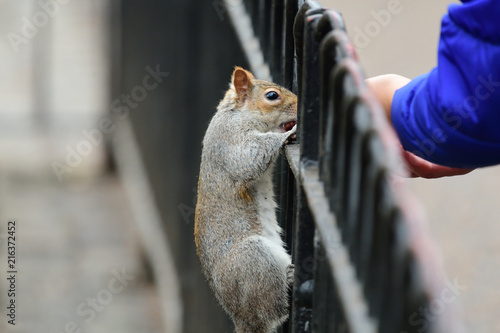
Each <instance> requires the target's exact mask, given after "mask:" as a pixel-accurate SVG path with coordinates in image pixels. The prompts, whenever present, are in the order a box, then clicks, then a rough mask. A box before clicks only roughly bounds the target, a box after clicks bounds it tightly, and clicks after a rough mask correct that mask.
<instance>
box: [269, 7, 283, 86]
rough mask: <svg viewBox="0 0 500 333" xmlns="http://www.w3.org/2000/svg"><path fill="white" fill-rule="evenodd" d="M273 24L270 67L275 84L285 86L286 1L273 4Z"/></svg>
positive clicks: (271, 29)
mask: <svg viewBox="0 0 500 333" xmlns="http://www.w3.org/2000/svg"><path fill="white" fill-rule="evenodd" d="M271 18H272V23H271V28H270V35H271V41H270V44H271V57H270V58H269V67H270V68H271V74H272V76H273V79H274V81H275V82H277V83H279V84H281V85H283V69H284V67H283V66H282V64H283V59H284V56H285V54H284V49H285V46H284V33H283V32H284V24H285V20H284V18H285V1H284V0H273V3H272V14H271Z"/></svg>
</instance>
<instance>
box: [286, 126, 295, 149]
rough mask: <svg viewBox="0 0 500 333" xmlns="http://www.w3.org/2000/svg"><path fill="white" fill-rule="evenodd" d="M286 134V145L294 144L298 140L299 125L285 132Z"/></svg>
mask: <svg viewBox="0 0 500 333" xmlns="http://www.w3.org/2000/svg"><path fill="white" fill-rule="evenodd" d="M285 134H286V140H285V143H284V144H285V145H287V144H289V143H290V142H294V141H296V140H297V124H295V125H294V126H293V128H292V129H291V130H289V131H288V132H285Z"/></svg>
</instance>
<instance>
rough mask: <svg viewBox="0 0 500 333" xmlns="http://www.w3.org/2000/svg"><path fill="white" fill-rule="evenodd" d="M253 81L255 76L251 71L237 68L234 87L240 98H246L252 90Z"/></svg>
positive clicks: (235, 69) (234, 73)
mask: <svg viewBox="0 0 500 333" xmlns="http://www.w3.org/2000/svg"><path fill="white" fill-rule="evenodd" d="M252 79H254V76H253V75H252V73H250V72H249V71H246V70H244V69H243V68H241V67H238V66H236V67H235V68H234V71H233V79H232V81H233V85H234V89H236V94H237V95H238V97H239V98H243V99H244V98H245V97H246V96H247V94H248V92H249V91H250V89H252Z"/></svg>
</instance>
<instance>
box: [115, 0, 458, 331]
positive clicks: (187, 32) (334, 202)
mask: <svg viewBox="0 0 500 333" xmlns="http://www.w3.org/2000/svg"><path fill="white" fill-rule="evenodd" d="M114 3H116V9H117V10H116V11H115V13H114V19H113V21H114V22H115V23H114V28H115V29H114V32H113V38H112V41H113V42H114V43H115V44H116V45H114V47H113V50H114V52H113V55H112V58H113V62H112V63H113V78H114V80H113V96H115V97H119V96H125V97H126V96H127V94H130V93H131V91H134V89H136V87H137V85H140V84H142V82H143V79H144V76H145V74H146V72H145V68H146V67H147V66H149V67H150V68H153V69H156V68H157V69H158V70H160V71H162V72H169V74H170V75H169V76H168V77H166V78H165V80H164V81H163V82H162V83H161V84H159V85H158V87H157V88H156V89H155V90H154V91H150V92H148V96H147V98H146V99H144V100H143V101H141V102H140V103H137V104H135V105H134V107H131V108H130V114H129V115H128V119H129V120H130V123H131V125H132V129H133V132H134V135H135V137H136V141H137V142H136V143H137V146H138V149H139V150H140V156H141V160H142V161H141V162H142V163H143V164H144V166H145V172H146V174H147V179H145V180H144V182H145V183H146V182H147V183H149V184H150V187H151V192H152V193H153V195H154V201H155V203H154V204H155V205H156V206H157V207H158V210H159V214H160V215H161V219H162V221H163V223H164V225H163V227H164V235H163V236H164V237H165V238H167V239H168V241H169V244H170V247H171V252H172V253H173V257H174V258H173V259H174V262H175V270H176V271H175V272H171V273H172V274H176V275H177V279H178V281H179V284H180V289H181V290H180V294H181V298H182V309H181V311H182V313H183V320H182V323H181V324H182V331H183V332H189V333H191V332H193V333H195V332H196V333H200V332H230V331H232V329H233V328H232V324H231V322H230V320H229V318H228V317H227V315H226V314H225V313H224V312H223V311H222V309H221V308H220V307H219V306H218V305H217V304H216V302H215V299H214V297H213V295H212V293H211V292H210V290H209V288H208V284H207V283H206V281H205V279H204V277H203V276H202V274H201V268H200V267H199V260H198V258H197V257H196V254H195V248H194V241H193V217H194V203H195V201H196V198H195V191H196V182H197V178H196V177H197V175H198V172H199V165H200V155H201V145H200V142H201V141H202V138H203V134H204V131H205V130H206V126H207V124H208V122H209V119H210V118H211V117H212V115H213V113H214V112H215V108H216V105H217V103H218V101H219V100H220V98H221V97H222V95H223V92H224V91H225V89H227V82H228V79H229V77H230V74H231V72H232V69H233V66H234V65H240V66H243V67H246V68H248V67H250V69H251V70H252V71H253V72H254V74H255V75H257V76H260V78H263V79H273V81H275V82H277V83H280V84H282V85H284V86H286V87H288V88H290V89H291V90H292V91H294V92H296V93H298V96H299V103H300V106H299V117H300V118H299V125H300V129H299V140H300V143H299V144H297V145H289V146H287V149H286V150H284V154H283V155H284V158H283V159H282V161H281V163H280V164H281V165H280V166H279V169H278V172H277V175H279V177H278V178H279V182H278V183H279V185H278V187H279V189H278V191H277V192H278V194H279V205H280V210H279V219H280V223H281V224H282V226H283V227H284V230H285V231H286V242H287V244H288V246H289V249H290V250H291V252H292V254H293V261H294V263H295V267H296V274H295V284H294V289H293V295H292V302H291V305H292V306H291V314H290V320H289V321H288V323H286V324H285V325H284V326H283V328H281V330H282V332H359V333H361V332H363V333H365V332H366V333H369V332H376V331H380V332H390V333H403V332H446V333H450V332H456V331H457V330H458V329H457V327H458V326H455V323H456V321H457V320H456V319H457V318H455V317H454V313H455V312H454V309H453V304H450V303H449V302H447V301H446V300H443V298H442V293H443V292H444V291H445V288H446V287H445V285H444V284H445V277H444V273H443V272H442V269H441V267H440V266H439V262H438V260H437V258H435V257H436V252H435V251H434V249H433V248H432V242H430V241H429V238H428V236H427V233H426V230H425V228H424V226H423V224H422V220H421V217H420V214H419V211H418V208H417V207H416V206H415V202H414V200H413V199H412V197H411V195H410V194H409V193H408V192H407V191H406V190H405V188H404V186H403V184H400V183H399V182H398V181H397V178H391V174H392V173H393V171H394V169H395V168H396V167H397V166H398V162H397V151H396V148H397V147H396V145H397V140H396V138H395V136H394V134H393V133H392V131H391V129H390V128H389V126H388V124H387V123H386V121H385V119H384V117H383V116H382V114H381V112H380V110H379V106H378V103H377V102H376V101H375V100H374V99H373V97H372V96H371V94H370V92H369V91H368V90H367V87H366V86H365V84H364V77H363V73H362V71H361V69H360V67H359V64H358V62H357V59H356V55H355V52H354V48H353V46H352V44H351V43H350V42H349V40H348V38H347V36H346V33H345V31H344V23H343V20H342V18H341V16H340V15H339V13H337V12H335V11H333V10H327V9H323V8H321V7H320V5H319V4H318V3H317V2H312V1H311V2H309V1H308V2H306V3H304V2H303V1H297V0H287V1H285V0H253V1H250V0H248V1H243V2H241V1H240V0H214V1H213V2H212V1H205V0H183V1H167V0H149V1H147V2H141V1H135V0H116V1H114ZM229 17H231V18H232V20H229ZM230 21H233V23H234V24H233V25H231V24H230ZM245 24H246V25H245ZM239 25H243V26H239ZM252 36H253V37H252ZM245 38H250V39H252V40H251V41H250V42H248V41H246V40H245ZM238 39H239V40H240V41H243V43H240V44H239V43H238ZM256 41H258V43H256ZM255 44H258V45H260V47H255ZM247 60H248V63H247ZM124 103H125V102H124ZM144 219H147V216H144ZM152 246H154V244H152ZM157 278H158V279H168V278H169V277H168V276H158V277H157ZM165 304H169V303H168V302H165ZM167 310H168V309H167Z"/></svg>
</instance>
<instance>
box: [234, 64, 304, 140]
mask: <svg viewBox="0 0 500 333" xmlns="http://www.w3.org/2000/svg"><path fill="white" fill-rule="evenodd" d="M231 90H232V92H233V95H234V97H233V98H234V103H235V106H236V110H239V111H241V112H242V114H243V116H244V118H246V119H248V120H249V121H251V123H253V124H255V125H257V127H258V129H259V130H261V131H262V132H268V131H281V132H286V131H289V130H291V129H292V128H293V126H294V125H295V124H296V122H297V96H296V95H295V94H294V93H292V92H291V91H289V90H288V89H286V88H284V87H282V86H280V85H277V84H275V83H272V82H268V81H262V80H257V79H256V78H255V77H254V76H253V75H252V73H250V72H249V71H247V70H244V69H243V68H241V67H235V68H234V71H233V75H232V79H231V89H230V91H231Z"/></svg>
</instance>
